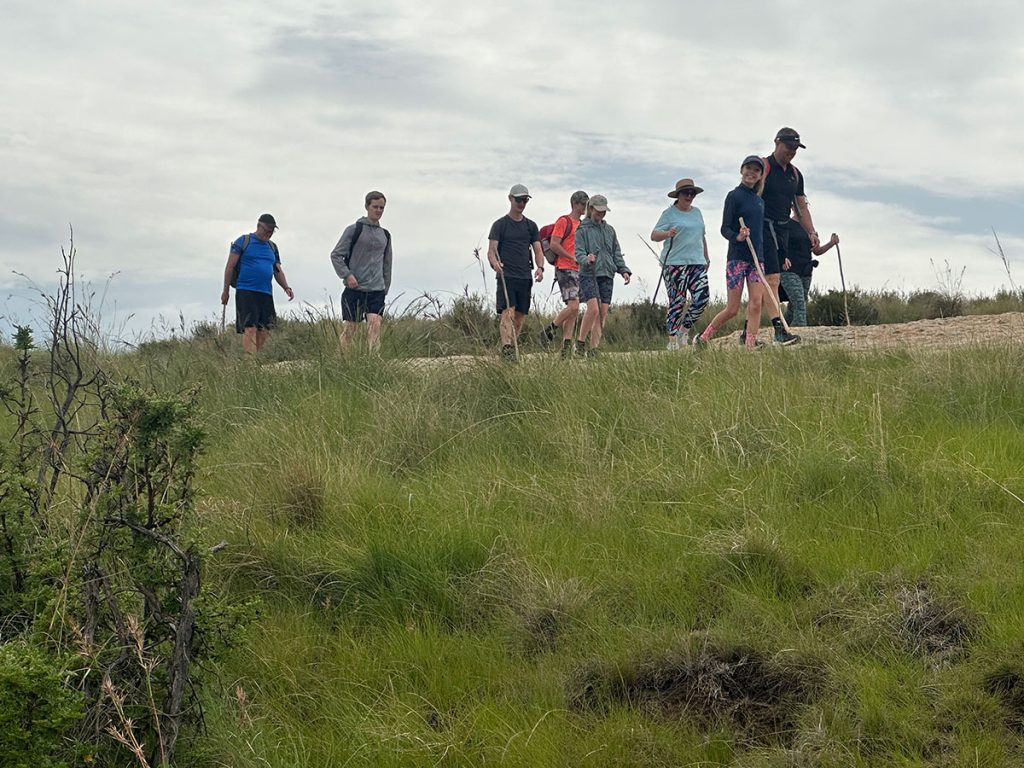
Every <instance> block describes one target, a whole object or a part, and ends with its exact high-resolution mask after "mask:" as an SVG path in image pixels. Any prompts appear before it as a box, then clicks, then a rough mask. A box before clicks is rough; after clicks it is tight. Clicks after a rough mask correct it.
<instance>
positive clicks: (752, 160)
mask: <svg viewBox="0 0 1024 768" xmlns="http://www.w3.org/2000/svg"><path fill="white" fill-rule="evenodd" d="M745 165H756V166H759V167H760V168H761V171H762V172H763V171H764V160H763V159H762V158H761V157H760V156H759V155H747V156H746V157H744V158H743V162H742V163H740V170H741V171H742V170H743V166H745Z"/></svg>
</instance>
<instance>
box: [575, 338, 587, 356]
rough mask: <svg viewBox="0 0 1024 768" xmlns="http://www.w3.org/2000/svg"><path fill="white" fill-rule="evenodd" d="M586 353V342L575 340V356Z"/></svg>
mask: <svg viewBox="0 0 1024 768" xmlns="http://www.w3.org/2000/svg"><path fill="white" fill-rule="evenodd" d="M586 354H587V344H586V342H584V341H577V342H576V357H583V356H584V355H586Z"/></svg>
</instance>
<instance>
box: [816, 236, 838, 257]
mask: <svg viewBox="0 0 1024 768" xmlns="http://www.w3.org/2000/svg"><path fill="white" fill-rule="evenodd" d="M837 245H839V235H837V234H836V233H835V232H833V233H832V237H831V238H829V241H828V242H827V243H825V244H824V245H818V246H815V247H813V248H811V250H812V251H814V255H815V256H821V255H822V254H824V253H828V252H829V251H830V250H832V249H833V248H834V247H835V246H837Z"/></svg>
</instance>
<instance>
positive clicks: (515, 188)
mask: <svg viewBox="0 0 1024 768" xmlns="http://www.w3.org/2000/svg"><path fill="white" fill-rule="evenodd" d="M508 196H509V197H531V195H530V190H528V189H527V188H526V187H525V186H524V185H522V184H513V185H512V189H510V190H509V191H508Z"/></svg>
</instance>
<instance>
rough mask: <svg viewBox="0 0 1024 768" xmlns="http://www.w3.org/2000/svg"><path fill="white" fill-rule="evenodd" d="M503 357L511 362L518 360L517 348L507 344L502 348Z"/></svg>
mask: <svg viewBox="0 0 1024 768" xmlns="http://www.w3.org/2000/svg"><path fill="white" fill-rule="evenodd" d="M501 359H502V360H505V361H507V362H510V363H514V362H515V361H516V348H515V347H513V346H512V345H511V344H505V345H503V346H502V348H501Z"/></svg>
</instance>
